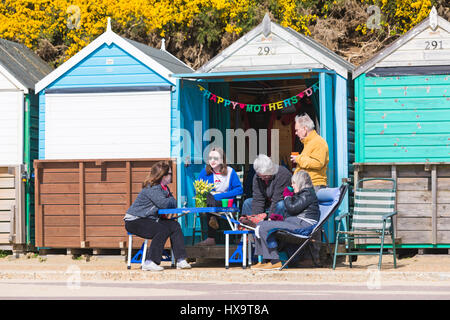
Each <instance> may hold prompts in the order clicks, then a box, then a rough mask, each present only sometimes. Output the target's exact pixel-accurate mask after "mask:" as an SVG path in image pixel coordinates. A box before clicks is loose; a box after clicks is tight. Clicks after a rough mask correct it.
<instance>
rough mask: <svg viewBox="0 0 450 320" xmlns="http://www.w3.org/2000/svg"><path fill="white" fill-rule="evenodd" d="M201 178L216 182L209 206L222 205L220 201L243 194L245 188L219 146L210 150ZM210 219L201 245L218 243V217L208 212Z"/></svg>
mask: <svg viewBox="0 0 450 320" xmlns="http://www.w3.org/2000/svg"><path fill="white" fill-rule="evenodd" d="M198 179H199V180H204V181H207V182H209V183H212V184H214V190H213V192H212V196H211V195H209V197H208V206H210V207H215V206H220V207H221V206H222V204H221V203H219V202H217V203H216V201H220V200H222V199H235V198H236V196H238V195H241V194H242V193H243V192H244V190H243V188H242V184H241V180H239V177H238V175H237V173H236V171H235V170H234V169H233V168H231V167H229V166H227V160H226V156H225V152H224V151H223V150H222V149H221V148H218V147H214V148H212V149H211V151H210V152H209V156H208V164H207V165H206V167H205V168H204V169H203V170H202V171H201V172H200V175H199V177H198ZM206 217H207V221H208V237H207V238H206V239H205V240H204V241H202V242H200V243H198V245H199V246H214V245H215V244H216V239H215V236H216V230H217V229H218V228H219V224H218V222H217V219H216V217H215V216H214V215H212V214H207V215H206Z"/></svg>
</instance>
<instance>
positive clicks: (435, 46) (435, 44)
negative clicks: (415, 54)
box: [425, 40, 444, 50]
mask: <svg viewBox="0 0 450 320" xmlns="http://www.w3.org/2000/svg"><path fill="white" fill-rule="evenodd" d="M439 49H444V47H443V46H442V40H441V41H436V40H430V41H425V50H439Z"/></svg>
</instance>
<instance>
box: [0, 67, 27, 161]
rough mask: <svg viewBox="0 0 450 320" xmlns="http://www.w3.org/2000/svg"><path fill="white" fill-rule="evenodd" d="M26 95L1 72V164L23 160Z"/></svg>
mask: <svg viewBox="0 0 450 320" xmlns="http://www.w3.org/2000/svg"><path fill="white" fill-rule="evenodd" d="M23 108H24V95H23V92H22V91H20V90H19V89H18V88H17V87H16V86H14V85H13V84H12V83H11V82H10V81H9V80H8V79H7V78H6V77H5V76H4V75H3V74H1V73H0V165H2V164H3V165H5V164H6V165H12V164H21V163H22V162H23V110H24V109H23Z"/></svg>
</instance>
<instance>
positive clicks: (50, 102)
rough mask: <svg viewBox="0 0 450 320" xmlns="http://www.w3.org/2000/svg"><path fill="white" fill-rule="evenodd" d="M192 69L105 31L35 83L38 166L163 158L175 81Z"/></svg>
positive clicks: (166, 153)
mask: <svg viewBox="0 0 450 320" xmlns="http://www.w3.org/2000/svg"><path fill="white" fill-rule="evenodd" d="M192 71H193V70H192V69H191V68H190V67H188V66H187V65H186V64H184V63H183V62H181V61H180V60H178V59H177V58H176V57H174V56H173V55H172V54H170V53H169V52H168V51H166V50H165V49H164V46H163V47H162V48H161V50H159V49H155V48H152V47H149V46H147V45H144V44H142V43H138V42H136V41H132V40H129V39H126V38H123V37H121V36H119V35H117V34H116V33H114V32H113V31H112V30H111V26H110V22H109V21H108V27H107V30H106V32H105V33H103V34H102V35H101V36H99V37H98V38H96V39H95V40H94V41H92V42H91V43H90V44H89V45H88V46H86V47H85V48H84V49H82V50H81V51H80V52H78V53H77V54H76V55H74V56H73V57H72V58H70V59H69V60H68V61H66V62H65V63H63V64H62V65H61V66H60V67H58V68H57V69H55V70H54V71H53V72H52V73H50V74H49V75H48V76H46V77H45V78H43V79H42V80H41V81H39V82H38V83H37V84H36V93H37V94H39V159H105V158H110V159H111V158H113V159H117V158H169V157H170V144H171V142H170V141H171V132H172V124H173V122H174V119H173V116H174V114H173V108H176V103H175V99H176V97H177V95H176V82H175V79H174V78H171V77H170V76H169V75H170V74H172V73H189V72H192Z"/></svg>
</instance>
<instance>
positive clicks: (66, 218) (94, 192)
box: [34, 159, 177, 249]
mask: <svg viewBox="0 0 450 320" xmlns="http://www.w3.org/2000/svg"><path fill="white" fill-rule="evenodd" d="M160 160H171V159H97V160H36V161H35V162H34V168H35V194H36V198H35V203H36V208H35V209H36V246H37V247H40V248H43V247H45V248H95V249H119V248H120V249H122V248H126V246H127V241H128V236H127V232H126V230H125V227H124V221H123V217H124V215H125V212H126V210H127V209H128V208H129V206H130V205H131V204H132V202H133V201H134V200H135V199H136V197H137V195H138V193H139V192H140V191H141V189H142V182H143V181H144V179H145V177H146V176H147V175H148V173H149V172H150V168H151V166H152V165H153V164H155V163H156V162H158V161H160ZM172 172H173V182H172V184H171V185H169V188H170V190H171V191H172V193H173V194H174V196H175V197H176V191H177V188H176V181H177V178H176V162H175V161H172ZM141 244H142V240H141V239H139V240H137V239H136V241H133V247H135V248H138V247H140V245H141Z"/></svg>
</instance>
